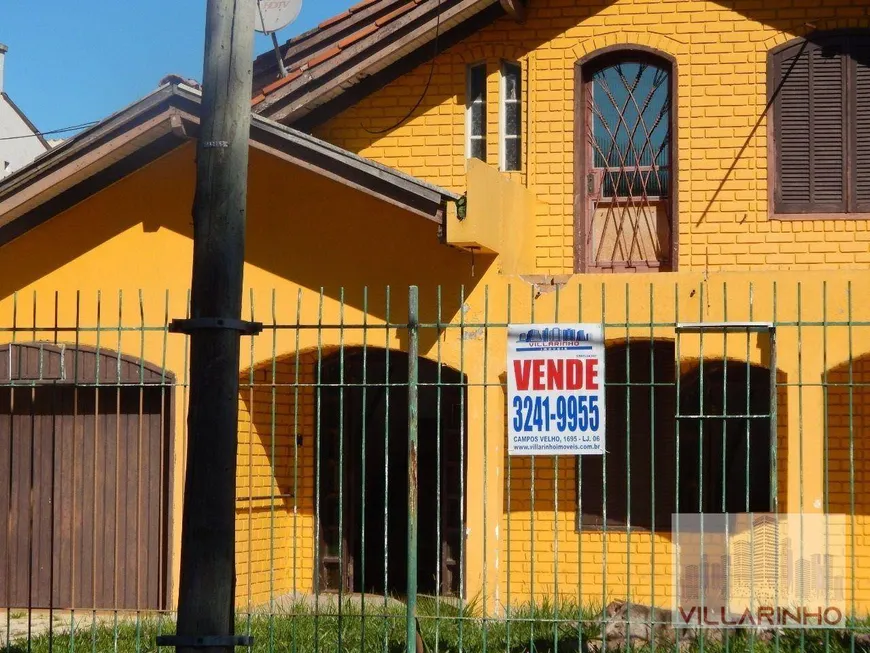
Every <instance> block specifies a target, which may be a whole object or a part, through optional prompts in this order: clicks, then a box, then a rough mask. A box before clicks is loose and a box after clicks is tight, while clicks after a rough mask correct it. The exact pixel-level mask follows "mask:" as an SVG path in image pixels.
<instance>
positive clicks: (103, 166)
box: [0, 84, 458, 246]
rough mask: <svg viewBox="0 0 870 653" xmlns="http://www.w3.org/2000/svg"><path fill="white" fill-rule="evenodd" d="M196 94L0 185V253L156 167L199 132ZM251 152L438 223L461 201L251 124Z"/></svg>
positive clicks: (86, 138)
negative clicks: (134, 175)
mask: <svg viewBox="0 0 870 653" xmlns="http://www.w3.org/2000/svg"><path fill="white" fill-rule="evenodd" d="M201 99H202V97H201V93H200V92H199V91H198V90H196V89H193V88H191V87H188V86H185V85H183V84H179V85H176V84H172V85H165V86H163V87H161V88H159V89H157V90H156V91H154V92H153V93H151V94H150V95H148V96H146V97H145V98H143V99H142V100H140V101H139V102H136V103H135V104H132V105H130V106H129V107H126V108H125V109H122V110H121V111H119V112H117V113H115V114H113V115H112V116H110V117H108V118H107V119H106V120H104V121H102V122H101V123H99V124H98V125H95V126H94V127H91V128H90V129H87V130H85V131H83V132H81V133H80V134H78V135H76V136H74V137H73V138H70V139H68V140H67V141H65V142H64V143H62V144H61V145H59V146H58V147H56V148H54V149H52V150H49V151H48V152H46V153H45V154H43V155H41V156H40V157H38V158H37V159H36V160H35V161H33V162H32V163H31V164H29V165H28V166H25V167H24V168H22V169H21V170H18V171H16V172H15V173H13V174H12V175H10V176H8V177H7V178H5V179H3V180H2V182H0V246H2V245H4V244H6V243H8V242H10V241H11V240H13V239H14V238H17V237H19V236H21V235H22V234H24V233H26V232H27V231H28V230H30V229H32V228H34V227H35V226H37V225H39V224H42V223H43V222H45V221H47V220H49V219H51V218H52V217H53V216H55V215H57V214H58V213H61V212H62V211H65V210H67V209H69V208H71V207H72V206H74V205H75V204H77V203H79V202H81V201H83V200H84V199H86V198H87V197H89V196H90V195H93V194H95V193H97V192H99V191H100V190H102V189H104V188H106V187H108V186H109V185H111V184H113V183H116V182H117V181H119V180H120V179H122V178H124V177H125V176H127V175H129V174H131V173H132V172H135V171H136V170H138V169H140V168H142V167H144V166H145V165H147V164H149V163H151V162H153V161H155V160H157V159H158V158H160V157H161V156H164V155H166V154H168V153H169V152H171V151H172V150H174V149H176V148H177V147H180V146H181V145H183V144H184V143H185V142H187V141H189V140H191V139H194V138H196V136H197V134H198V130H199V108H200V104H201ZM251 146H252V147H254V148H256V149H259V150H262V151H266V152H268V153H270V154H273V155H274V156H277V157H279V158H281V159H283V160H286V161H289V162H291V163H293V164H294V165H297V166H300V167H303V168H305V169H307V170H311V171H313V172H316V173H318V174H321V175H323V176H326V177H328V178H330V179H333V180H334V181H336V182H338V183H341V184H344V185H346V186H349V187H351V188H354V189H357V190H359V191H360V192H364V193H367V194H369V195H372V196H375V197H377V198H379V199H381V200H383V201H386V202H389V203H391V204H394V205H397V206H400V207H402V208H405V209H407V210H408V211H409V212H411V213H413V214H415V215H419V216H422V217H425V218H427V219H428V220H431V221H433V222H436V223H439V224H440V223H442V221H443V207H444V204H445V203H446V202H448V201H455V200H456V199H458V196H457V195H456V194H454V193H451V192H449V191H446V190H444V189H441V188H438V187H436V186H433V185H431V184H428V183H426V182H423V181H421V180H419V179H415V178H414V177H411V176H409V175H405V174H404V173H401V172H398V171H396V170H392V169H390V168H387V167H386V166H383V165H381V164H378V163H375V162H373V161H369V160H368V159H364V158H362V157H359V156H357V155H355V154H353V153H351V152H347V151H345V150H342V149H341V148H337V147H335V146H333V145H330V144H328V143H325V142H323V141H320V140H319V139H316V138H314V137H312V136H309V135H307V134H304V133H302V132H299V131H297V130H294V129H292V128H289V127H285V126H283V125H280V124H278V123H275V122H273V121H271V120H268V119H266V118H263V117H262V116H254V117H253V119H252V122H251Z"/></svg>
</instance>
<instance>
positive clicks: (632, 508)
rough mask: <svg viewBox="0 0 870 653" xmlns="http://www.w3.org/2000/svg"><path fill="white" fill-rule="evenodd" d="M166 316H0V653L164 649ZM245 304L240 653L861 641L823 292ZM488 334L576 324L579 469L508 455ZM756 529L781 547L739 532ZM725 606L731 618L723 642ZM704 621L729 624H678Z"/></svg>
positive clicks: (170, 468) (170, 503) (73, 312)
mask: <svg viewBox="0 0 870 653" xmlns="http://www.w3.org/2000/svg"><path fill="white" fill-rule="evenodd" d="M729 284H730V285H729ZM853 295H855V296H853ZM187 303H188V300H187V297H186V295H184V294H181V295H179V296H175V295H173V294H171V293H169V292H165V293H158V294H153V293H143V292H138V293H133V294H132V297H131V294H129V293H118V294H116V295H112V296H109V295H107V294H105V293H102V294H99V293H92V294H90V295H86V294H84V293H78V294H77V295H75V296H70V297H65V296H60V295H58V294H52V295H50V296H46V295H39V296H37V295H36V294H34V295H32V296H28V297H26V298H25V297H23V296H15V297H14V298H11V299H10V301H9V302H7V303H5V304H0V331H2V332H3V335H2V337H0V480H2V481H3V482H2V489H0V511H3V513H4V519H3V520H0V521H2V523H5V524H6V530H5V535H3V536H2V537H0V608H2V609H0V644H2V647H0V648H2V649H3V650H6V651H10V652H12V651H50V650H51V651H73V650H82V651H84V650H89V651H109V650H111V651H119V650H120V651H127V650H136V651H139V650H142V651H151V650H156V649H157V647H156V645H155V638H156V637H157V636H158V635H163V634H168V633H171V632H173V628H174V613H173V610H174V606H175V603H174V602H175V594H174V592H175V589H176V587H177V577H178V568H177V566H178V543H179V535H180V531H179V529H180V519H181V487H182V484H181V479H182V478H183V468H184V465H185V464H195V461H187V460H186V447H185V442H186V438H187V433H186V419H185V406H186V397H187V384H188V354H187V339H186V337H185V336H183V335H178V334H171V333H170V332H169V326H168V325H169V323H170V322H171V320H172V318H175V317H183V316H184V314H185V311H186V310H187V308H186V307H187ZM245 310H246V317H250V319H252V320H259V321H260V322H262V323H263V324H264V330H263V332H262V333H261V334H260V335H258V336H254V337H246V338H244V339H243V343H242V352H243V353H242V362H241V366H240V375H239V379H240V391H239V443H240V447H239V459H238V473H237V484H238V490H237V510H236V521H237V537H236V539H237V560H236V568H237V578H236V581H237V582H236V597H237V606H238V608H237V631H238V632H239V633H245V634H251V635H253V636H254V642H255V643H254V645H253V649H254V650H257V651H278V650H282V651H283V650H291V651H308V650H312V651H345V650H348V651H350V650H353V651H357V650H359V651H363V650H364V651H385V652H386V651H398V650H409V651H430V652H434V651H488V650H493V651H533V650H534V651H545V650H551V651H569V650H578V651H579V650H584V651H585V650H590V649H592V650H594V649H597V648H624V647H635V648H650V649H652V650H654V649H655V648H661V647H664V648H670V649H680V650H686V649H693V650H694V649H697V650H707V649H714V650H731V649H734V650H746V649H756V648H758V649H764V650H768V649H769V650H777V651H780V650H782V651H788V650H792V649H800V650H825V651H831V650H835V651H841V650H850V651H855V650H866V648H867V647H868V645H870V629H868V621H867V619H866V617H867V614H868V612H870V502H868V498H867V497H868V487H867V483H868V481H870V475H868V472H867V471H866V470H867V469H868V464H870V446H868V444H867V441H868V439H867V437H866V436H867V432H866V430H867V429H868V428H870V390H868V388H870V331H868V328H870V312H868V308H867V307H865V306H864V303H863V302H859V301H858V299H857V295H856V292H855V291H853V285H852V282H849V281H842V282H840V281H837V282H834V281H831V282H830V283H829V282H828V281H826V280H824V279H812V280H810V281H807V282H800V281H795V282H794V283H789V284H788V285H787V286H786V285H784V284H783V283H782V282H780V283H779V285H778V284H777V282H775V281H772V282H770V283H762V282H755V281H752V280H747V279H736V280H733V281H730V282H726V283H725V284H723V285H721V286H716V287H713V286H712V285H711V284H709V283H703V282H702V283H699V284H692V283H688V284H683V285H682V286H681V285H680V284H679V283H675V282H672V281H657V282H656V283H647V282H643V283H624V282H621V281H620V282H616V281H614V282H610V281H608V282H605V283H600V282H596V283H584V284H577V285H568V286H564V287H563V286H560V285H556V284H552V285H550V286H549V287H548V286H547V284H540V285H533V286H531V287H530V286H528V285H521V284H507V283H505V284H503V285H498V286H495V285H493V286H477V287H474V288H451V289H447V288H440V287H438V288H422V289H420V290H418V289H417V288H416V287H412V288H410V289H409V288H408V287H407V286H405V287H402V288H398V287H392V288H390V287H386V288H377V289H374V288H371V289H369V288H360V289H358V290H356V289H355V290H353V291H351V290H345V289H336V290H334V291H333V290H320V291H308V290H296V291H294V292H292V293H286V294H285V293H284V292H283V291H266V292H253V291H252V292H251V294H250V297H249V301H248V302H247V307H246V309H245ZM514 324H524V325H536V324H557V325H572V324H579V325H583V324H586V325H590V324H591V325H596V327H600V329H601V331H602V333H603V360H602V361H601V365H602V368H603V381H604V389H603V397H604V401H603V406H602V408H601V409H602V411H603V412H604V414H606V432H605V443H606V444H605V451H604V453H603V455H600V456H598V455H595V456H592V455H584V456H565V455H560V456H528V455H519V456H512V455H510V454H509V436H508V431H509V424H510V421H511V420H512V419H514V418H515V417H516V416H515V415H514V414H512V412H511V411H512V410H513V408H512V405H511V403H510V397H509V390H508V385H509V384H508V375H509V374H510V373H511V366H510V364H509V361H508V355H507V339H508V331H509V327H510V326H511V325H514ZM564 405H566V406H567V405H570V403H569V402H565V404H564ZM554 410H555V409H554ZM560 410H563V411H565V410H566V409H560ZM572 410H573V409H572ZM572 415H574V418H576V419H574V423H575V424H578V423H579V421H581V420H580V419H579V418H577V415H576V414H574V413H572ZM545 417H546V416H545ZM543 419H544V418H542V421H543ZM553 419H554V421H559V420H560V419H562V420H564V421H566V422H567V421H570V420H571V419H572V418H571V415H568V414H567V413H565V414H563V415H557V414H556V412H554V413H553ZM575 428H576V429H577V430H578V432H579V429H580V427H579V426H576V427H575ZM726 515H727V517H726ZM770 515H773V516H774V517H776V518H779V517H783V518H785V517H786V516H789V518H790V519H791V522H790V523H792V524H797V528H798V531H796V532H797V533H798V534H797V535H794V534H792V535H791V536H789V538H790V539H787V538H786V537H785V536H783V537H782V538H780V536H779V535H777V536H776V537H777V538H780V539H775V540H765V539H764V538H765V537H768V535H765V534H766V533H767V534H769V533H770V532H773V531H765V530H764V528H766V526H765V524H770V523H773V522H770V521H769V520H768V521H764V519H763V518H767V517H769V516H770ZM705 520H706V521H705ZM820 520H821V521H820ZM697 523H700V524H702V527H703V528H704V529H705V530H704V534H705V537H703V538H700V539H698V538H697V537H696V539H695V540H692V536H693V534H694V535H697V533H698V526H697ZM693 524H694V525H693ZM703 524H707V526H703ZM714 524H715V525H716V526H714ZM708 535H709V537H707V536H708ZM744 535H745V537H744ZM820 537H821V540H820V539H819V538H820ZM741 538H743V539H741ZM747 538H748V539H747ZM753 538H754V539H753ZM819 541H822V542H823V548H821V549H819V548H818V542H819ZM740 542H744V544H740ZM746 542H748V544H746ZM765 542H767V544H766V545H765V546H768V548H767V549H763V550H762V549H760V548H757V547H759V546H762V545H763V544H764V543H765ZM770 542H774V544H770ZM786 545H787V546H786ZM678 546H679V547H680V548H679V549H678ZM740 546H744V547H746V546H749V547H750V548H749V549H748V550H749V551H751V552H752V554H753V555H752V556H751V557H754V558H764V557H765V556H767V558H766V559H767V560H768V562H769V559H770V556H771V555H773V557H774V561H773V567H769V566H768V567H769V568H768V567H764V566H763V565H762V566H753V565H754V564H755V563H753V565H748V566H745V567H744V566H741V565H743V563H740V562H737V560H743V558H739V557H738V554H737V553H735V551H738V549H739V547H740ZM693 547H695V548H697V551H695V548H693ZM716 547H720V548H721V547H732V548H731V549H728V550H727V551H726V550H725V549H721V551H720V549H716ZM754 547H755V548H754ZM812 547H816V548H812ZM677 550H679V551H680V552H681V553H679V555H676V554H675V551H677ZM714 551H716V552H718V553H713V552H714ZM771 552H773V553H771ZM696 553H697V554H698V556H700V557H698V559H697V560H695V562H690V561H689V559H690V558H691V556H692V555H695V554H696ZM738 553H739V551H738ZM756 553H757V554H758V555H755V554H756ZM705 555H706V557H704V556H705ZM715 556H719V557H718V558H716V561H715V562H712V563H711V562H710V560H712V559H713V557H715ZM814 556H818V557H814ZM699 560H700V562H698V561H699ZM708 563H709V564H708ZM699 565H700V566H699ZM717 565H718V566H717ZM774 568H775V571H770V569H774ZM835 568H836V570H838V571H836V572H835ZM765 574H766V575H765ZM822 585H824V587H823V590H824V591H823V592H822V591H821V590H818V588H819V587H821V586H822ZM741 588H742V589H741ZM811 590H812V592H815V593H814V594H812V592H811ZM817 590H818V591H817ZM740 592H744V594H745V592H749V594H748V595H746V596H744V595H743V594H740ZM770 592H773V594H770ZM795 592H797V594H796V593H795ZM820 592H821V593H820ZM738 594H740V596H738ZM810 594H812V595H810ZM770 596H773V597H774V598H769V597H770ZM747 597H748V598H747ZM783 597H789V598H788V599H783ZM795 597H797V598H795ZM747 600H748V601H749V603H747V604H746V605H747V606H748V609H749V610H750V616H751V618H752V619H753V620H754V621H755V622H757V623H755V622H753V624H754V626H755V627H753V628H746V627H742V626H746V625H747V623H746V622H745V619H744V623H741V624H737V623H734V622H736V621H737V620H738V619H739V618H740V616H741V614H742V611H741V610H740V609H736V608H734V607H733V606H738V605H743V603H740V601H744V603H745V602H746V601H747ZM717 601H718V603H717ZM729 601H731V603H728V602H729ZM771 601H772V602H773V603H775V606H774V605H773V604H772V605H771V606H767V604H766V603H765V602H767V603H770V602H771ZM720 603H721V604H723V605H725V604H727V605H728V606H729V607H728V610H729V615H731V621H730V622H729V620H727V619H726V620H723V619H721V618H720V617H721V616H722V614H724V613H722V614H719V613H717V612H716V611H715V610H712V611H710V610H708V611H707V612H704V611H703V609H704V608H705V607H707V608H710V606H719V605H720ZM759 606H762V607H764V609H765V610H766V609H767V607H776V608H777V609H779V608H780V607H785V608H787V609H789V610H790V612H789V615H791V616H790V617H789V616H788V615H786V617H784V618H782V619H781V617H782V614H781V613H780V612H779V611H777V612H774V613H772V615H771V616H768V615H767V613H766V612H764V613H761V615H762V616H761V617H760V618H759V612H758V609H759ZM692 607H696V608H699V609H700V611H699V610H695V611H694V612H691V608H692ZM817 608H818V609H819V610H821V611H824V610H829V609H830V610H834V609H835V608H836V610H837V612H838V613H840V614H841V615H842V619H840V620H838V621H836V623H833V621H834V620H833V619H832V620H831V622H832V623H830V624H829V623H827V622H824V619H823V618H822V617H821V616H820V617H819V618H818V619H817V618H816V617H815V612H816V609H817ZM716 609H718V608H716ZM800 610H803V612H800ZM681 611H682V612H681ZM807 612H809V614H810V616H809V617H807V616H806V615H807ZM688 613H690V614H691V617H690V618H686V614H688ZM681 614H682V619H683V622H682V623H681V622H680V615H681ZM820 614H822V613H820ZM823 614H825V615H834V614H835V613H834V612H827V613H823ZM825 618H827V617H825ZM693 619H694V621H693ZM823 622H824V623H823ZM739 626H741V627H739Z"/></svg>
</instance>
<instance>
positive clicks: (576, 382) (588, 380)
mask: <svg viewBox="0 0 870 653" xmlns="http://www.w3.org/2000/svg"><path fill="white" fill-rule="evenodd" d="M513 363H514V378H515V379H516V384H517V390H518V391H520V392H528V390H529V389H531V390H580V389H586V390H597V389H598V360H597V359H595V358H587V359H584V360H565V359H557V360H544V359H537V360H528V359H525V360H515V361H514V362H513ZM530 386H531V388H530Z"/></svg>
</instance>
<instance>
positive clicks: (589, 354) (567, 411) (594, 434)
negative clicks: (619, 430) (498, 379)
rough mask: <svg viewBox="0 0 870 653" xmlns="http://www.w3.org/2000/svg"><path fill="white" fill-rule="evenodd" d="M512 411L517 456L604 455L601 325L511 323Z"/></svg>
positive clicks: (511, 438)
mask: <svg viewBox="0 0 870 653" xmlns="http://www.w3.org/2000/svg"><path fill="white" fill-rule="evenodd" d="M507 415H508V449H509V453H510V455H512V456H554V455H560V456H561V455H564V456H575V455H601V454H603V453H604V423H605V407H604V340H603V337H602V330H601V325H600V324H513V325H510V326H509V327H508V411H507Z"/></svg>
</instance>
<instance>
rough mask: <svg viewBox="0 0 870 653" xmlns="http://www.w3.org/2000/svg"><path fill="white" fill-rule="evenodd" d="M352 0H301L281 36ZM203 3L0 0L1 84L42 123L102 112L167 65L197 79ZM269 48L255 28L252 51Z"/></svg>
mask: <svg viewBox="0 0 870 653" xmlns="http://www.w3.org/2000/svg"><path fill="white" fill-rule="evenodd" d="M355 2H356V0H306V1H305V3H304V4H303V7H302V13H301V14H300V15H299V19H298V20H297V21H296V22H295V23H294V24H293V25H291V26H290V27H288V28H286V29H284V30H282V31H281V32H279V33H278V39H279V41H280V42H281V43H283V42H284V41H286V40H287V39H289V38H290V37H292V36H294V35H296V34H299V33H301V32H304V31H306V30H308V29H310V28H312V27H314V26H315V25H317V24H318V23H319V22H321V21H322V20H324V19H325V18H328V17H329V16H332V15H334V14H336V13H339V12H341V11H344V10H345V9H346V8H347V7H349V6H351V5H352V4H355ZM205 7H206V0H39V2H34V1H33V0H0V43H5V44H6V45H8V46H9V53H8V54H7V55H6V75H5V84H4V90H5V91H6V92H7V93H8V94H9V96H10V97H11V98H12V99H13V100H14V101H15V103H16V104H18V106H19V107H21V109H22V110H23V111H24V112H25V113H26V114H27V116H28V117H29V118H30V119H31V120H32V121H33V122H34V123H35V124H36V126H37V127H38V128H39V129H40V130H42V131H46V130H50V129H57V128H60V127H67V126H70V125H76V124H80V123H85V122H88V121H91V120H98V119H100V118H104V117H106V116H107V115H109V114H111V113H113V112H115V111H117V110H118V109H121V108H123V107H125V106H126V105H128V104H130V103H132V102H134V101H135V100H137V99H138V98H140V97H142V96H144V95H146V94H147V93H148V92H150V91H151V90H153V89H154V88H156V87H157V83H158V82H159V81H160V79H161V78H162V77H163V76H164V75H166V74H168V73H178V74H180V75H184V76H186V77H193V78H194V79H197V80H201V79H202V57H203V42H204V35H205ZM270 48H271V40H270V39H269V38H268V37H265V36H263V35H258V36H257V42H256V45H255V48H254V49H255V53H261V52H264V51H265V50H267V49H270ZM65 135H66V136H68V135H69V134H65Z"/></svg>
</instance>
